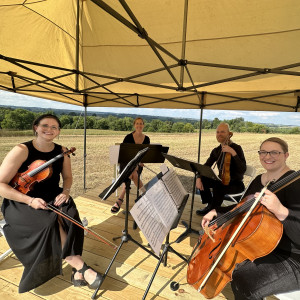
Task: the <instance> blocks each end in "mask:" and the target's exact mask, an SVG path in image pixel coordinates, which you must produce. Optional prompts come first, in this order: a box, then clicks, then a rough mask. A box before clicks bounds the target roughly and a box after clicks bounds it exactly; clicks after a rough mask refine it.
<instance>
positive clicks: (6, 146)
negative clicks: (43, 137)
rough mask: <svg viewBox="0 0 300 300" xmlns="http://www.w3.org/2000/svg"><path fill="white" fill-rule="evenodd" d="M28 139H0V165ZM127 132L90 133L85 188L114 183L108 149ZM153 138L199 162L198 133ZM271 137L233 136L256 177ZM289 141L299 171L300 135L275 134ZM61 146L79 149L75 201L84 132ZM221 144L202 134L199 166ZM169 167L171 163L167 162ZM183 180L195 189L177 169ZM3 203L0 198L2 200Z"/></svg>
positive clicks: (147, 175) (146, 175) (66, 135)
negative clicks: (261, 153) (265, 143)
mask: <svg viewBox="0 0 300 300" xmlns="http://www.w3.org/2000/svg"><path fill="white" fill-rule="evenodd" d="M29 134H30V132H29V131H28V135H26V136H13V137H12V136H3V135H2V136H0V140H1V148H0V162H2V160H3V158H4V157H5V155H6V154H7V152H8V151H9V150H10V149H11V148H12V147H13V146H15V145H16V144H18V143H21V142H25V141H28V140H30V139H32V138H33V137H32V136H31V135H29ZM125 134H126V133H125V132H112V131H99V130H97V131H94V130H88V131H87V138H86V144H87V151H86V188H87V189H93V188H96V187H98V186H99V185H102V186H106V185H107V186H108V185H110V184H111V182H112V178H113V175H114V172H113V170H114V168H113V166H112V165H110V163H109V147H110V146H112V145H114V144H115V143H121V142H122V140H123V138H124V136H125ZM147 135H148V136H149V137H150V139H151V143H156V144H157V143H158V144H162V145H163V146H168V147H169V152H168V153H169V154H171V155H174V156H178V157H181V158H184V159H188V160H191V161H195V162H197V159H198V143H199V142H198V137H199V134H198V133H184V134H178V133H177V134H170V133H168V134H167V133H166V134H162V133H147ZM271 136H272V135H269V134H250V133H234V135H233V138H232V140H233V141H234V142H236V143H238V144H240V145H241V146H242V147H243V149H244V153H245V157H246V160H247V164H250V165H252V166H254V167H255V168H256V170H257V174H259V173H262V172H263V169H262V167H261V165H260V162H259V159H258V154H257V151H258V150H259V146H260V143H261V142H262V141H263V140H265V139H266V138H268V137H271ZM276 136H277V137H280V138H282V139H284V140H285V141H287V143H288V144H289V152H290V157H289V158H288V165H289V166H290V167H291V168H292V169H294V170H299V169H300V160H299V158H298V155H299V154H300V135H276ZM55 142H56V143H58V144H61V145H64V146H66V147H68V148H70V147H76V152H75V153H76V155H75V156H72V170H73V180H74V181H73V186H72V190H71V195H72V196H73V197H74V198H75V197H77V196H79V195H81V194H83V193H84V192H85V191H84V188H83V187H84V136H83V130H76V131H74V130H62V132H61V135H60V137H59V139H56V141H55ZM217 145H218V143H217V141H216V138H215V132H214V131H211V132H207V131H206V132H203V133H202V139H201V151H200V163H204V162H205V161H206V159H207V157H208V155H209V153H210V151H211V149H212V148H213V147H216V146H217ZM166 164H167V165H168V166H171V164H170V163H168V162H166ZM147 167H149V168H151V169H152V170H153V171H154V172H156V173H159V171H160V169H159V167H160V165H159V164H147ZM176 172H177V173H178V175H179V176H180V179H181V181H182V183H183V184H184V186H185V187H186V189H187V190H188V191H191V190H192V183H193V174H192V173H190V172H185V171H183V170H180V169H176ZM154 176H155V174H154V173H152V172H150V171H149V170H147V169H145V170H144V172H143V177H142V179H143V181H144V182H148V181H149V180H150V179H152V178H153V177H154ZM0 201H1V199H0Z"/></svg>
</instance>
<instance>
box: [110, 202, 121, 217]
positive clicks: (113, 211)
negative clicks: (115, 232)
mask: <svg viewBox="0 0 300 300" xmlns="http://www.w3.org/2000/svg"><path fill="white" fill-rule="evenodd" d="M118 201H121V203H123V199H121V198H118V200H117V201H116V203H115V204H114V206H113V207H112V208H111V209H110V211H111V212H112V213H113V214H116V213H117V212H119V210H120V208H121V205H122V204H121V205H120V204H119V202H118ZM115 205H117V206H115Z"/></svg>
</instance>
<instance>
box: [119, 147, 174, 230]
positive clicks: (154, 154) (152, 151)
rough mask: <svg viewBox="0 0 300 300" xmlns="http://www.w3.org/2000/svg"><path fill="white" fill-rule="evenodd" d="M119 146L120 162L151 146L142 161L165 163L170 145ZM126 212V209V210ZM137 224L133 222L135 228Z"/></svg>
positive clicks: (124, 161) (137, 194) (139, 172)
mask: <svg viewBox="0 0 300 300" xmlns="http://www.w3.org/2000/svg"><path fill="white" fill-rule="evenodd" d="M117 147H119V157H118V163H120V164H125V163H126V164H127V163H128V162H129V161H130V160H131V159H132V158H133V157H134V156H135V155H136V154H137V153H138V151H140V150H142V149H145V148H149V150H148V151H147V153H146V154H145V156H143V157H142V160H141V163H163V162H164V161H165V157H164V156H163V155H162V154H163V153H165V154H166V153H168V150H169V147H165V146H162V145H159V144H148V145H147V144H130V143H122V144H120V145H117ZM141 171H142V167H141V166H140V165H138V186H137V192H136V199H138V198H139V189H140V188H139V186H140V176H141ZM125 214H126V211H125ZM136 228H137V225H136V223H135V222H133V229H136Z"/></svg>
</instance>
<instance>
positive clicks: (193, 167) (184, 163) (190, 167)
mask: <svg viewBox="0 0 300 300" xmlns="http://www.w3.org/2000/svg"><path fill="white" fill-rule="evenodd" d="M163 156H164V157H165V158H166V159H167V160H168V161H169V162H170V163H171V164H172V165H173V166H174V167H177V168H180V169H183V170H187V171H190V172H193V173H194V182H193V194H192V200H191V211H190V220H189V224H187V223H186V222H185V221H182V222H181V223H182V224H183V226H184V227H185V228H186V231H185V232H184V233H182V234H181V235H180V236H179V237H178V238H177V240H176V242H177V243H180V242H181V241H182V240H183V239H184V238H185V237H186V236H187V235H188V234H189V233H195V234H197V235H199V231H197V230H195V229H192V218H193V209H194V200H195V188H196V178H197V175H201V176H204V177H208V178H211V179H214V180H220V178H219V177H217V176H216V174H215V173H214V172H213V170H212V169H211V168H210V167H209V166H205V165H201V164H198V163H196V162H192V161H188V160H185V159H182V158H179V157H176V156H172V155H168V154H164V153H163Z"/></svg>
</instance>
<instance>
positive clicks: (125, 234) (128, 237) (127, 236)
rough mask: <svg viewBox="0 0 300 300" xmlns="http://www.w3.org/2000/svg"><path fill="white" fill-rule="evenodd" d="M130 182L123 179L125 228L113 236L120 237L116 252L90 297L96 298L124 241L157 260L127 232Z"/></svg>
mask: <svg viewBox="0 0 300 300" xmlns="http://www.w3.org/2000/svg"><path fill="white" fill-rule="evenodd" d="M130 182H131V180H130V179H129V178H127V179H126V180H125V187H126V213H125V228H124V230H123V231H122V236H120V237H115V238H113V240H116V239H118V238H121V243H120V245H119V247H118V249H117V250H116V252H115V254H114V256H113V258H112V260H111V261H110V263H109V265H108V267H107V269H106V271H105V273H104V274H103V276H102V280H101V281H100V283H99V286H98V287H97V289H96V290H95V292H94V293H93V295H92V297H91V298H92V299H95V298H96V296H97V293H98V291H99V289H100V287H101V285H102V283H103V281H104V279H105V278H106V276H107V274H108V272H109V270H110V268H111V266H112V264H113V262H114V261H115V259H116V257H117V255H118V253H119V251H120V250H121V248H122V246H123V244H124V243H126V242H128V241H132V242H134V243H135V244H136V245H137V246H139V247H141V248H142V249H143V250H145V251H146V252H148V253H149V254H150V255H152V256H154V257H155V258H156V259H158V260H159V257H158V256H156V255H155V254H154V253H153V252H151V251H150V250H149V249H147V248H146V247H144V246H143V245H142V244H140V243H139V242H138V241H136V240H134V239H133V238H132V237H131V235H130V234H128V211H129V190H130Z"/></svg>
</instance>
